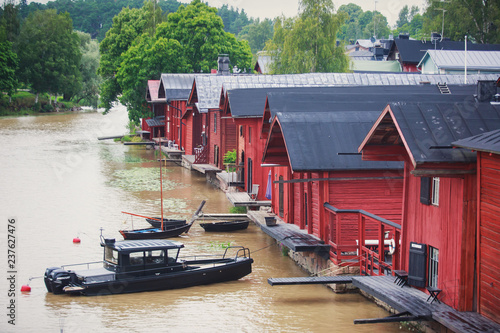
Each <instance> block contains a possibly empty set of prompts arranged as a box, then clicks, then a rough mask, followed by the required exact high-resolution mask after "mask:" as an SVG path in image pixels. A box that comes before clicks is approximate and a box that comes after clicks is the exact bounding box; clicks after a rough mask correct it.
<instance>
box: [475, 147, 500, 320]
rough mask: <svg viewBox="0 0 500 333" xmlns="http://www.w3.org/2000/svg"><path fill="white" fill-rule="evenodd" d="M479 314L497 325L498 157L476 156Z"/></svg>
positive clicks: (499, 312)
mask: <svg viewBox="0 0 500 333" xmlns="http://www.w3.org/2000/svg"><path fill="white" fill-rule="evenodd" d="M478 158H479V166H478V168H480V198H481V200H480V211H479V230H478V232H479V235H478V236H479V237H478V241H479V255H478V261H479V265H478V269H479V281H478V289H479V293H478V296H479V302H478V305H479V309H478V310H479V313H481V314H482V315H484V316H486V317H488V318H490V319H492V320H494V321H496V322H497V323H500V276H499V275H498V270H499V268H500V197H499V195H498V194H499V193H500V156H499V155H493V156H489V154H487V153H480V156H478Z"/></svg>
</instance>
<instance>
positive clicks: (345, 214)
mask: <svg viewBox="0 0 500 333" xmlns="http://www.w3.org/2000/svg"><path fill="white" fill-rule="evenodd" d="M323 206H324V208H325V210H326V213H327V215H328V216H329V217H330V218H329V229H328V230H329V232H330V235H329V244H330V246H331V252H330V258H331V259H332V261H333V262H334V263H335V264H337V265H343V264H346V263H349V262H352V261H353V260H359V265H360V271H361V273H362V274H365V275H384V274H385V273H387V272H388V271H393V270H396V269H400V268H399V266H400V261H399V257H400V245H401V226H400V225H399V224H397V223H395V222H392V221H389V220H387V219H384V218H382V217H380V216H377V215H374V214H371V213H368V212H366V211H364V210H361V209H359V210H356V209H338V208H335V207H333V206H332V205H330V204H329V203H326V202H325V203H324V205H323ZM386 252H388V254H389V255H387V256H386Z"/></svg>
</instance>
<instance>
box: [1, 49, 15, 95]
mask: <svg viewBox="0 0 500 333" xmlns="http://www.w3.org/2000/svg"><path fill="white" fill-rule="evenodd" d="M16 68H17V56H16V54H15V53H14V52H13V51H12V43H11V42H9V41H2V40H0V92H6V93H7V95H9V96H12V94H13V93H14V92H15V90H16V87H17V77H16Z"/></svg>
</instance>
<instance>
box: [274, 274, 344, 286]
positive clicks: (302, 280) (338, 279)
mask: <svg viewBox="0 0 500 333" xmlns="http://www.w3.org/2000/svg"><path fill="white" fill-rule="evenodd" d="M267 283H269V284H270V285H271V286H285V285H298V284H332V283H335V284H336V283H352V276H309V277H292V278H269V279H267Z"/></svg>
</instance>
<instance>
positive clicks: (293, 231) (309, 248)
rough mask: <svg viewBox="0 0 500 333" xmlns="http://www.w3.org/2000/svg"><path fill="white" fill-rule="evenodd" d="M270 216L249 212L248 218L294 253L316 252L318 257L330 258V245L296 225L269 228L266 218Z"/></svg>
mask: <svg viewBox="0 0 500 333" xmlns="http://www.w3.org/2000/svg"><path fill="white" fill-rule="evenodd" d="M266 216H268V214H266V213H263V212H261V211H249V212H248V217H249V218H250V219H251V220H252V221H254V222H255V223H256V224H257V225H259V226H260V228H261V229H262V231H264V232H265V233H266V234H268V235H269V236H271V237H272V238H274V239H276V241H278V242H280V243H282V244H283V245H285V246H286V247H287V248H289V249H290V250H292V251H294V252H314V253H318V255H320V256H322V257H325V258H329V256H330V254H329V252H330V245H327V244H325V243H324V242H323V241H322V240H321V239H319V238H317V237H316V236H314V235H310V234H308V233H307V232H306V231H304V230H301V229H299V228H298V227H297V226H296V225H293V224H287V223H277V224H276V225H275V226H270V227H268V226H267V225H266V222H265V217H266Z"/></svg>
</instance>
